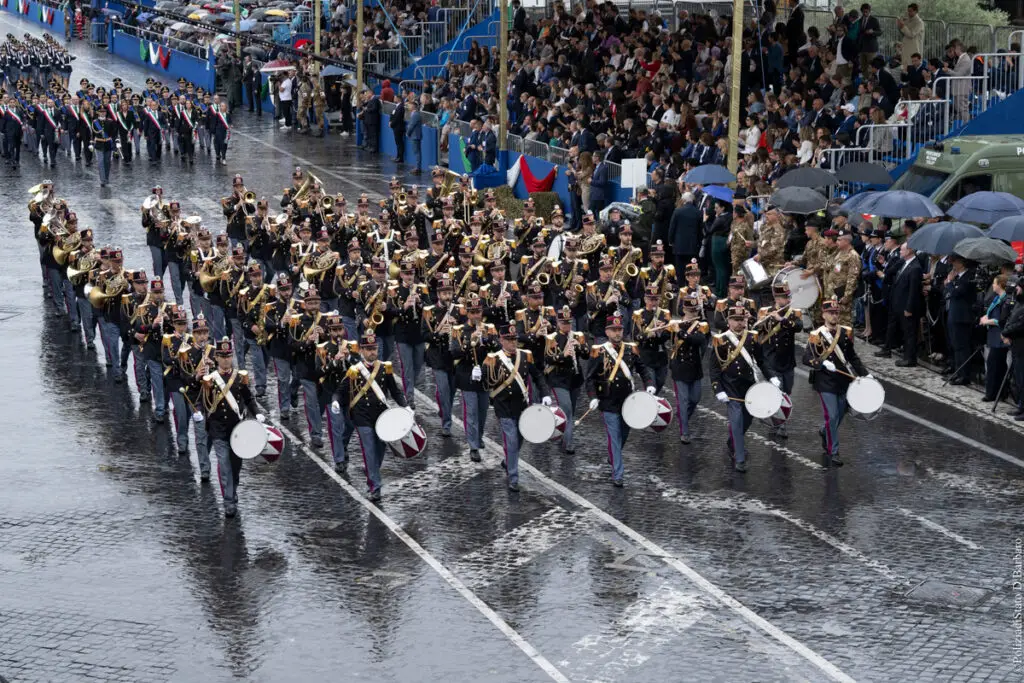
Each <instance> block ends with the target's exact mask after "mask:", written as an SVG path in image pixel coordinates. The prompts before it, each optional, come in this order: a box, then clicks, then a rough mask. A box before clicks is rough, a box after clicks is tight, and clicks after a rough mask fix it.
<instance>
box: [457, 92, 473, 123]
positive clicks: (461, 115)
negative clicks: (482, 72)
mask: <svg viewBox="0 0 1024 683" xmlns="http://www.w3.org/2000/svg"><path fill="white" fill-rule="evenodd" d="M455 118H457V119H458V120H459V121H472V120H473V119H474V118H476V97H474V96H473V88H472V87H471V86H468V85H467V86H465V87H464V88H463V89H462V103H461V104H459V108H458V110H456V112H455Z"/></svg>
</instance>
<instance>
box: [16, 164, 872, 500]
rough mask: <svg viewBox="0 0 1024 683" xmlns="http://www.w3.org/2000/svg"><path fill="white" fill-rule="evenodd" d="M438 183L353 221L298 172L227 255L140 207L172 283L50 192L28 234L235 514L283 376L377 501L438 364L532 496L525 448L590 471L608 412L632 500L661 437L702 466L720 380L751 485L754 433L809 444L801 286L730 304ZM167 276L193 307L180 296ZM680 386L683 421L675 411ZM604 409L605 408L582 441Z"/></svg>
mask: <svg viewBox="0 0 1024 683" xmlns="http://www.w3.org/2000/svg"><path fill="white" fill-rule="evenodd" d="M431 177H432V184H431V187H430V188H429V189H428V190H427V191H426V193H425V196H424V197H423V198H422V200H421V198H420V197H419V196H417V190H416V188H415V187H404V186H403V185H402V184H401V183H400V182H399V181H398V180H397V179H396V178H392V181H391V184H390V188H389V189H390V192H389V196H388V197H387V198H386V199H384V200H382V201H380V202H378V203H377V205H376V207H375V208H374V209H373V210H371V202H370V199H369V196H368V195H367V194H366V193H363V194H362V195H361V196H360V197H359V198H358V200H357V201H356V207H355V211H354V212H350V211H349V210H348V203H347V201H346V199H345V197H344V196H343V195H341V194H338V195H330V194H328V193H326V191H325V189H324V187H323V184H322V181H321V180H320V179H319V178H317V177H316V176H315V175H314V174H312V173H310V172H305V171H303V170H302V169H301V168H296V169H295V171H294V173H293V174H292V183H291V185H290V186H289V187H287V188H286V189H285V190H284V192H283V193H282V196H281V198H280V200H277V201H275V203H276V204H277V205H278V207H279V208H280V210H279V211H278V212H277V213H276V214H272V213H271V212H270V201H269V200H267V199H266V198H260V199H257V197H256V195H255V193H254V192H251V191H249V190H248V189H247V188H246V186H245V182H244V179H243V178H242V176H241V175H236V176H235V177H234V178H233V181H232V188H231V193H230V194H229V195H228V196H225V197H224V198H222V199H221V201H220V204H221V207H222V213H223V216H224V219H225V221H226V230H225V231H224V232H220V233H219V234H217V235H216V236H214V235H213V234H211V231H210V230H209V229H208V228H207V227H206V224H204V220H203V219H202V218H201V217H199V216H186V215H183V214H182V212H181V207H180V204H179V202H178V201H175V200H170V199H166V198H165V197H164V191H163V188H161V187H159V186H156V187H153V188H152V193H151V195H150V196H149V197H147V198H145V200H144V201H142V202H141V209H140V220H141V224H142V228H143V229H144V230H145V232H146V243H147V245H148V246H149V250H150V253H151V257H152V271H150V272H151V275H147V273H146V271H145V270H144V269H141V268H137V269H132V270H125V268H124V264H123V255H122V252H121V250H120V248H118V247H116V246H114V245H109V246H106V247H101V248H99V249H97V248H96V247H95V246H94V235H93V232H92V230H89V229H83V230H79V228H78V225H77V217H76V215H75V213H74V212H73V211H72V210H71V207H70V206H69V205H68V203H67V202H66V201H65V200H63V199H60V197H59V195H58V193H57V192H56V190H55V188H54V185H53V183H52V182H51V181H49V180H45V181H43V182H42V183H40V184H39V185H37V186H36V187H33V188H31V194H32V199H31V201H30V203H29V215H30V220H31V222H32V223H33V228H34V234H35V237H36V240H37V242H38V244H39V252H40V263H41V268H42V274H43V282H44V286H45V287H46V288H47V290H48V292H49V295H50V297H51V300H52V302H53V304H54V313H55V314H56V315H60V316H63V315H67V316H68V318H69V323H70V326H71V328H72V329H73V330H74V331H76V332H79V333H80V334H82V335H83V338H84V341H85V343H86V344H87V345H90V346H91V345H93V344H94V343H95V337H96V332H97V330H98V331H99V333H100V339H101V342H102V344H103V347H104V354H105V357H106V360H107V364H108V366H109V367H110V368H111V371H110V372H111V375H112V376H113V379H114V380H115V381H117V382H120V381H123V374H124V371H125V370H126V369H127V365H128V361H129V359H131V360H132V364H133V368H134V371H135V376H136V384H137V386H138V389H139V393H140V397H141V400H143V401H148V400H150V397H151V396H152V399H153V402H154V414H155V418H156V419H157V421H159V422H162V421H163V420H164V419H165V415H166V414H167V406H168V405H169V404H170V405H171V406H173V408H174V410H173V414H174V416H175V432H176V437H177V445H178V449H179V451H180V452H182V453H185V452H187V450H188V440H189V436H188V432H189V423H190V422H191V423H193V425H194V432H195V440H196V445H197V451H198V455H199V462H200V469H201V476H202V478H203V479H204V480H207V479H208V478H209V475H210V459H209V449H210V448H211V447H212V448H213V450H214V452H215V453H216V455H217V460H218V463H219V464H220V466H219V468H218V470H219V472H221V473H223V474H222V475H221V476H220V481H221V486H222V488H223V490H224V492H225V513H226V514H229V515H233V514H234V512H235V509H236V507H235V506H236V503H237V491H236V489H237V484H238V475H239V472H240V469H241V459H240V458H239V457H238V456H239V455H240V454H241V455H248V454H247V453H244V452H240V451H241V450H242V449H240V448H239V447H238V446H237V445H235V446H234V447H233V446H232V444H231V440H232V433H233V431H235V429H236V426H237V425H239V424H240V423H245V422H246V421H247V420H248V419H252V418H253V417H255V418H256V419H258V420H260V421H262V420H263V417H262V415H260V414H259V413H258V411H257V408H256V404H255V402H254V401H253V399H254V398H258V397H262V396H264V395H265V393H266V387H267V375H268V370H269V369H271V368H272V369H273V370H274V372H275V374H276V376H277V382H276V386H277V397H276V398H277V409H278V413H279V415H280V416H281V419H282V420H284V421H288V420H291V419H292V418H293V416H295V415H296V413H297V412H298V408H299V406H300V404H301V406H302V408H303V410H304V415H305V418H306V425H307V430H308V434H309V439H310V443H311V445H312V446H313V448H315V449H321V448H324V447H325V441H324V433H325V432H326V433H327V441H328V446H327V447H329V449H330V451H331V455H332V460H333V463H334V465H335V467H337V468H338V469H339V471H344V470H346V469H347V467H348V463H349V451H350V445H351V442H352V436H353V435H354V434H357V435H358V437H359V442H360V445H361V450H362V456H363V457H362V459H363V466H364V471H365V474H366V480H367V487H368V493H369V496H370V497H371V499H373V500H380V498H381V496H382V488H383V482H382V480H381V474H380V467H381V463H382V461H383V458H384V455H385V451H386V448H387V446H388V445H390V446H391V449H392V450H393V451H394V452H396V453H397V454H399V455H402V456H405V457H413V456H415V455H418V454H419V453H420V452H422V451H423V449H424V447H425V434H424V433H423V431H422V429H421V428H419V427H418V426H417V425H416V422H415V419H414V415H415V408H416V395H415V386H416V382H417V380H418V379H419V378H420V377H421V376H422V374H423V372H424V370H425V367H428V366H429V367H430V368H431V372H432V374H433V378H434V383H435V386H436V387H437V390H436V401H437V403H438V406H439V410H440V414H441V425H442V426H441V431H440V436H441V437H442V438H449V437H451V436H452V429H451V428H452V411H453V407H454V399H455V394H456V392H461V395H462V408H463V422H464V424H465V438H466V439H467V441H468V445H469V449H470V458H471V459H472V460H474V461H479V459H480V449H481V448H482V438H483V434H484V427H485V424H486V420H487V417H488V413H489V410H490V408H491V407H492V406H493V409H494V414H495V416H496V418H497V419H498V422H499V424H500V428H501V433H502V437H503V448H504V451H505V461H504V467H505V470H506V473H507V484H508V488H509V489H510V490H511V491H513V492H515V491H518V485H519V451H520V448H521V445H522V443H523V441H524V439H525V440H529V441H533V442H536V443H540V442H544V441H547V440H558V441H559V442H560V445H561V448H562V449H563V450H564V451H565V452H567V453H573V452H574V449H575V442H574V429H573V428H574V426H575V424H576V423H578V422H579V421H582V420H585V419H587V416H588V415H591V414H593V413H595V412H596V413H597V415H595V417H594V420H595V421H597V420H600V422H601V423H602V425H603V427H604V431H605V434H606V437H607V438H606V442H607V448H608V462H609V467H610V475H611V477H610V480H611V483H612V484H613V485H614V486H616V487H621V486H623V485H624V478H625V464H624V461H623V448H624V446H625V444H626V441H627V439H628V437H629V434H630V430H631V429H636V428H641V429H644V428H650V429H653V430H655V431H661V430H663V429H665V428H666V427H667V426H668V424H669V423H670V422H671V421H672V419H673V416H675V418H676V419H678V421H679V439H680V441H681V442H682V444H684V445H686V444H689V443H690V442H691V431H692V428H693V423H694V422H695V419H696V418H695V412H696V410H697V407H698V405H699V404H700V401H701V384H702V379H703V376H704V373H705V368H707V372H708V373H709V374H710V381H711V387H712V391H713V392H714V394H715V398H716V399H717V400H718V401H720V402H721V403H723V404H725V405H726V412H727V421H728V435H727V445H728V448H729V451H730V454H731V456H732V465H733V467H734V469H735V470H736V471H737V472H740V473H743V472H745V471H746V468H747V465H746V461H747V458H746V445H745V433H746V432H747V430H748V429H749V427H750V426H751V424H752V422H753V420H754V419H755V418H762V419H766V420H769V421H770V422H771V429H772V431H771V434H772V436H773V438H779V439H784V438H786V427H785V421H786V419H787V418H788V414H789V407H790V406H791V402H790V401H789V398H788V395H789V393H790V392H791V391H792V388H793V378H794V370H795V367H796V350H795V348H796V347H795V344H794V337H795V334H796V332H797V331H798V330H799V329H801V328H802V313H801V311H800V310H799V309H797V308H795V307H794V306H793V305H792V301H791V299H790V291H789V286H788V285H787V284H786V283H785V282H781V283H776V284H775V285H773V287H772V291H771V294H772V298H773V301H772V302H771V304H769V305H766V306H761V307H758V306H757V304H756V303H755V302H754V301H753V300H752V299H750V298H748V297H747V296H746V290H745V286H746V283H745V281H744V279H743V277H742V276H736V277H733V278H732V279H731V280H730V282H729V294H728V296H727V297H725V298H723V299H720V300H719V299H716V297H715V296H714V295H713V294H712V292H711V290H710V289H709V288H708V287H707V286H706V285H703V284H701V273H700V269H699V267H698V265H697V263H696V262H694V263H691V264H687V265H686V266H685V272H684V273H682V274H681V275H682V277H681V278H680V277H677V273H676V271H675V269H674V267H673V266H671V265H667V264H665V262H664V245H662V244H661V243H660V242H656V243H655V244H654V245H652V246H651V247H650V249H649V250H647V251H644V250H642V249H640V248H638V247H635V246H633V244H632V231H631V229H630V226H629V223H628V222H625V223H623V224H622V225H621V226H618V227H617V230H616V244H615V245H614V246H608V238H607V236H606V233H605V232H603V231H598V230H597V226H596V221H595V218H594V216H593V214H589V213H588V214H587V215H586V216H585V217H584V219H583V222H582V227H581V230H580V231H579V232H576V233H572V232H569V231H567V230H565V224H564V216H563V214H562V212H561V210H560V209H559V208H557V207H555V209H554V210H553V211H552V213H551V216H549V217H548V218H543V217H540V216H538V215H537V214H536V207H535V206H534V203H533V200H532V199H528V200H526V201H525V202H524V204H523V207H522V208H523V216H522V218H519V219H515V220H514V221H513V220H509V219H508V218H507V217H506V216H505V215H504V213H503V212H502V211H501V210H499V209H498V208H497V204H496V195H495V194H494V192H493V191H491V190H488V191H486V192H479V191H477V190H476V189H474V188H473V187H472V186H471V183H470V180H469V178H468V177H466V176H463V177H461V178H455V177H454V176H452V175H450V174H448V173H447V172H445V171H444V170H442V169H440V168H436V169H434V170H433V171H432V173H431ZM423 244H427V245H429V248H421V245H423ZM165 275H167V276H168V277H169V282H170V288H171V290H172V293H173V298H174V301H175V302H177V303H170V302H168V301H167V300H166V299H165V297H164V276H165ZM186 293H187V296H188V300H189V306H188V309H186V307H185V305H184V302H185V295H186ZM821 309H822V312H823V316H824V325H822V326H820V327H818V328H816V329H814V330H813V331H812V332H811V334H810V336H809V340H808V344H807V346H806V349H805V352H804V354H803V359H802V360H803V363H804V364H805V365H807V366H809V367H810V368H811V370H812V372H813V374H814V376H813V379H812V385H813V386H814V388H815V389H816V390H817V391H818V392H819V395H820V396H821V402H822V408H823V413H824V424H823V425H822V427H821V430H820V434H821V439H822V449H823V452H824V455H825V463H824V464H825V465H831V466H840V465H842V464H843V463H842V460H840V458H839V450H838V441H839V440H838V430H839V425H840V422H841V421H842V419H843V417H844V415H845V414H846V412H847V400H846V399H847V390H848V387H850V386H851V382H860V381H861V380H859V379H857V378H860V377H866V378H867V379H868V380H869V381H870V380H871V378H870V374H869V373H868V372H867V369H866V368H865V367H864V365H863V364H862V363H861V362H860V360H859V358H858V357H857V353H856V350H855V348H854V341H853V331H852V329H851V328H849V327H846V326H842V325H840V324H839V318H840V310H839V306H838V303H837V302H836V301H834V300H827V301H824V302H823V303H822V306H821ZM190 312H191V314H192V320H191V323H190V321H189V313H190ZM211 339H212V343H211ZM393 357H394V358H396V360H397V362H396V363H395V364H394V365H392V358H393ZM249 363H251V364H252V376H251V377H250V375H249V373H248V371H247V370H245V369H244V368H246V367H247V365H248V364H249ZM670 376H671V381H672V386H673V388H674V390H675V396H676V403H677V405H676V406H675V407H674V408H673V407H672V406H671V405H670V404H669V402H668V401H667V400H665V399H664V398H662V397H660V396H659V394H660V392H661V390H662V389H663V387H664V386H665V384H666V383H667V382H668V380H669V378H670ZM584 391H586V394H587V396H588V398H589V406H588V409H587V410H586V411H585V412H584V413H583V415H582V416H580V417H579V420H577V415H578V414H579V412H580V411H579V410H578V408H580V409H582V406H579V403H580V402H581V397H582V394H583V392H584ZM300 394H301V396H302V399H301V401H300V400H299V395H300ZM389 399H390V401H391V402H394V403H395V404H396V405H397V406H398V407H400V408H406V409H407V411H395V410H394V409H392V408H391V406H390V403H389ZM386 411H390V412H388V414H387V416H386V419H384V420H380V418H381V416H382V415H383V414H384V413H385V412H386ZM325 421H326V425H324V422H325ZM378 422H381V423H383V424H384V425H386V426H385V427H381V426H380V425H379V424H378ZM325 427H326V428H325ZM256 432H257V434H261V433H262V430H260V429H258V428H257V429H256ZM238 438H239V439H241V438H242V437H241V436H239V437H238ZM257 452H258V451H257ZM253 455H254V454H253ZM228 472H230V476H229V475H228V474H227V473H228Z"/></svg>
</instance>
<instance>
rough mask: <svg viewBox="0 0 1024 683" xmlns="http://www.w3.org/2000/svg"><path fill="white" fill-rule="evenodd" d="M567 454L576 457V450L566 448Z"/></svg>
mask: <svg viewBox="0 0 1024 683" xmlns="http://www.w3.org/2000/svg"><path fill="white" fill-rule="evenodd" d="M565 454H566V455H576V449H575V448H566V449H565Z"/></svg>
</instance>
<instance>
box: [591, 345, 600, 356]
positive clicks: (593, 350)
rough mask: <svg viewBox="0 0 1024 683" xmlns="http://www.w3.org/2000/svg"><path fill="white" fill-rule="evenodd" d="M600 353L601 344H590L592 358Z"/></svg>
mask: <svg viewBox="0 0 1024 683" xmlns="http://www.w3.org/2000/svg"><path fill="white" fill-rule="evenodd" d="M600 355H601V347H600V345H598V344H591V345H590V357H591V358H597V357H598V356H600Z"/></svg>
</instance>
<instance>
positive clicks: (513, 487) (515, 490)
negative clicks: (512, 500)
mask: <svg viewBox="0 0 1024 683" xmlns="http://www.w3.org/2000/svg"><path fill="white" fill-rule="evenodd" d="M508 490H509V491H511V492H512V493H519V484H513V483H512V482H509V483H508Z"/></svg>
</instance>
